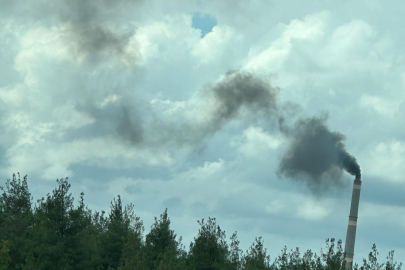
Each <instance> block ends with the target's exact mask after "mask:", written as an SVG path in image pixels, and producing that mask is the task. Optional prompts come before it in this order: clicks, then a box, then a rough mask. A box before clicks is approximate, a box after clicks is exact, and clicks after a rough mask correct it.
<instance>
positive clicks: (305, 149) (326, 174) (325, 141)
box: [278, 116, 361, 191]
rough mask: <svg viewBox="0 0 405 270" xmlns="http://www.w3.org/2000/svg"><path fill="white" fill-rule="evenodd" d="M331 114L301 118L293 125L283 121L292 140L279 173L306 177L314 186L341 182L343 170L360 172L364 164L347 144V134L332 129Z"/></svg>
mask: <svg viewBox="0 0 405 270" xmlns="http://www.w3.org/2000/svg"><path fill="white" fill-rule="evenodd" d="M326 121H327V116H322V117H312V118H306V119H300V120H298V121H297V122H296V124H295V125H293V126H292V127H285V126H283V123H281V127H282V128H281V130H282V132H283V133H284V134H285V135H286V136H287V138H288V140H289V142H290V144H289V146H288V149H287V151H286V152H285V153H284V155H283V157H282V158H281V161H280V164H279V170H278V174H279V175H280V176H285V177H287V178H291V179H295V180H298V181H305V182H306V183H307V184H308V186H309V187H310V188H311V189H312V190H315V191H317V190H319V189H322V188H327V187H328V186H333V185H337V186H339V185H340V184H341V183H340V182H339V180H340V179H341V176H342V172H343V170H345V171H347V172H348V173H350V174H352V175H356V176H360V173H361V171H360V166H359V165H358V163H357V161H356V159H355V158H354V157H353V156H352V155H350V154H349V153H348V152H347V151H346V148H345V145H344V141H345V139H346V138H345V136H344V135H343V134H341V133H339V132H332V131H330V130H329V128H328V127H327V125H326Z"/></svg>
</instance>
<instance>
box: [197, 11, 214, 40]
mask: <svg viewBox="0 0 405 270" xmlns="http://www.w3.org/2000/svg"><path fill="white" fill-rule="evenodd" d="M215 25H217V19H215V17H214V16H212V15H210V14H206V13H201V12H196V13H194V14H193V24H192V26H193V27H194V28H195V29H200V30H201V37H202V38H203V37H204V36H205V35H206V34H208V33H209V32H211V31H212V28H214V26H215Z"/></svg>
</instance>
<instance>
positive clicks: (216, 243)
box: [188, 217, 229, 270]
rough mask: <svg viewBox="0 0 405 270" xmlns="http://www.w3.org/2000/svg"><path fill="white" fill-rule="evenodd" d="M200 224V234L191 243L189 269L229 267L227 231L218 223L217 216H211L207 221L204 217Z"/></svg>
mask: <svg viewBox="0 0 405 270" xmlns="http://www.w3.org/2000/svg"><path fill="white" fill-rule="evenodd" d="M198 224H200V226H201V227H200V229H199V230H198V235H197V237H196V238H194V242H192V243H191V244H190V251H189V260H188V265H189V269H192V270H217V269H218V270H219V269H221V270H222V269H227V268H228V267H229V261H228V246H227V244H226V241H225V232H224V231H222V230H221V228H220V226H219V225H217V223H216V219H215V218H211V217H209V218H208V220H207V222H205V221H204V219H202V220H201V221H198Z"/></svg>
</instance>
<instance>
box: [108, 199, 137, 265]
mask: <svg viewBox="0 0 405 270" xmlns="http://www.w3.org/2000/svg"><path fill="white" fill-rule="evenodd" d="M133 209H134V206H133V205H132V204H130V205H127V206H126V207H125V208H124V209H123V208H122V202H121V197H120V196H119V195H118V199H115V198H114V200H113V201H112V202H111V210H110V213H109V217H108V220H107V223H106V231H105V232H104V233H103V234H102V236H101V237H102V238H101V239H102V241H101V243H102V249H101V256H102V258H103V263H102V268H103V269H118V267H119V266H120V260H121V257H122V252H123V250H124V246H125V244H126V242H127V241H126V240H127V239H128V235H132V234H138V235H139V237H140V235H141V233H142V231H143V224H142V221H141V220H140V218H139V217H136V216H135V214H134V210H133ZM133 237H137V236H134V235H132V240H133ZM121 261H122V260H121Z"/></svg>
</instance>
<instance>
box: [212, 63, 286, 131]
mask: <svg viewBox="0 0 405 270" xmlns="http://www.w3.org/2000/svg"><path fill="white" fill-rule="evenodd" d="M206 91H207V94H208V95H210V96H213V97H214V104H212V105H213V106H214V110H213V112H212V116H211V119H210V121H209V122H208V124H207V126H208V127H209V130H210V131H211V132H215V131H217V130H219V129H220V128H221V127H222V126H223V125H224V124H225V123H227V122H229V121H230V120H232V119H234V118H235V117H236V116H237V115H238V113H239V112H240V111H241V110H242V109H247V110H249V111H251V112H259V111H260V112H266V113H274V112H275V111H276V109H277V107H276V98H277V94H278V92H279V89H278V88H275V87H272V86H271V85H270V84H269V83H268V82H266V81H265V80H263V79H262V78H260V77H258V76H254V75H253V74H251V73H248V72H242V71H239V72H238V71H230V72H228V73H227V74H226V76H225V78H224V79H223V80H222V81H220V82H219V83H218V84H216V85H214V86H213V87H210V88H208V89H207V90H206Z"/></svg>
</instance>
